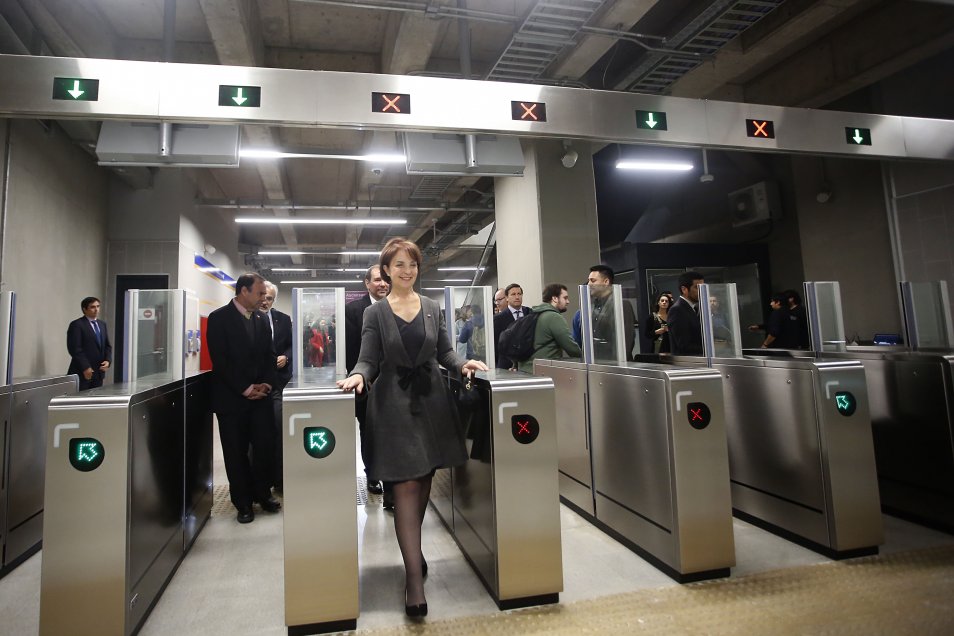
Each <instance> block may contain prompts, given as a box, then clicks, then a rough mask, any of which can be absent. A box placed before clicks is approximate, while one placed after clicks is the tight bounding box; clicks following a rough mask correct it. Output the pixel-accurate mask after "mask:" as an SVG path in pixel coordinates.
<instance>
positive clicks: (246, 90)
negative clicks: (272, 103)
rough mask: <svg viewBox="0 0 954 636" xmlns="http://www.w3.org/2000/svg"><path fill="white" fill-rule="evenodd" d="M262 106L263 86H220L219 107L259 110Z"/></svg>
mask: <svg viewBox="0 0 954 636" xmlns="http://www.w3.org/2000/svg"><path fill="white" fill-rule="evenodd" d="M261 105H262V87H261V86H231V85H228V84H220V85H219V106H241V107H243V108H259V107H260V106H261Z"/></svg>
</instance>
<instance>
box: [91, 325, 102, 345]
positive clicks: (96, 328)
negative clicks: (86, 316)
mask: <svg viewBox="0 0 954 636" xmlns="http://www.w3.org/2000/svg"><path fill="white" fill-rule="evenodd" d="M89 324H91V325H93V333H94V334H95V335H96V344H98V345H99V347H100V348H101V349H102V347H103V334H102V333H100V331H99V325H97V324H96V321H95V320H91V321H90V323H89Z"/></svg>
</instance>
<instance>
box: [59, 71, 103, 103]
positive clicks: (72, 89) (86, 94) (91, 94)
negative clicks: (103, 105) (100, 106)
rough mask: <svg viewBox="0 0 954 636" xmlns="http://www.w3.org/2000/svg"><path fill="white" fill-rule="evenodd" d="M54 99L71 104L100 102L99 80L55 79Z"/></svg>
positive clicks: (78, 78)
mask: <svg viewBox="0 0 954 636" xmlns="http://www.w3.org/2000/svg"><path fill="white" fill-rule="evenodd" d="M53 99H62V100H65V101H69V102H95V101H98V100H99V80H96V79H83V78H80V77H54V78H53Z"/></svg>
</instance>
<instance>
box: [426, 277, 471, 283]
mask: <svg viewBox="0 0 954 636" xmlns="http://www.w3.org/2000/svg"><path fill="white" fill-rule="evenodd" d="M470 281H471V279H469V278H435V279H434V280H432V281H431V282H433V283H469V282H470Z"/></svg>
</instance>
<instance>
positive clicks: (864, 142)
mask: <svg viewBox="0 0 954 636" xmlns="http://www.w3.org/2000/svg"><path fill="white" fill-rule="evenodd" d="M845 142H846V143H848V144H850V145H852V146H870V145H871V129H870V128H853V127H846V128H845Z"/></svg>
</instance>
